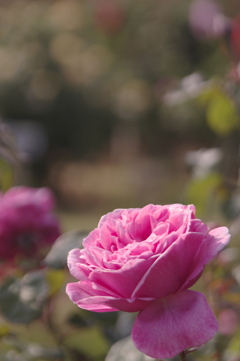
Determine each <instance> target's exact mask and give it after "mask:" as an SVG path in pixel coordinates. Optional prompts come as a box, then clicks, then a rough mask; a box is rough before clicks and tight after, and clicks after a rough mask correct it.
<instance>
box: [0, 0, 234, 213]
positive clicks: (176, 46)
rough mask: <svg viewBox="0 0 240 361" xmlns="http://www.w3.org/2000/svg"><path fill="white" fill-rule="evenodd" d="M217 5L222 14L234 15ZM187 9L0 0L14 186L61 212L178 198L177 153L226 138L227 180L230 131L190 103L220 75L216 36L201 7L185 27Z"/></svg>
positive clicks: (2, 98) (0, 85) (182, 178)
mask: <svg viewBox="0 0 240 361" xmlns="http://www.w3.org/2000/svg"><path fill="white" fill-rule="evenodd" d="M199 3H201V2H199ZM202 3H203V7H204V1H203V2H202ZM205 3H206V2H205ZM219 3H221V5H222V9H221V11H222V13H223V14H224V16H226V17H228V18H229V19H232V18H233V17H234V16H235V15H236V14H237V12H238V11H239V3H238V1H234V0H231V1H229V0H228V1H221V2H218V5H219ZM193 4H194V2H192V1H187V0H184V1H181V3H179V2H178V1H175V0H170V1H167V2H163V1H159V2H157V3H156V1H153V0H150V1H147V2H142V3H140V4H139V2H138V1H134V0H133V1H124V0H97V1H93V0H90V1H80V0H62V1H56V0H55V1H52V0H48V1H43V0H35V1H22V0H17V1H9V0H8V1H3V0H2V1H1V3H0V17H1V21H0V27H1V31H0V33H1V40H0V115H1V117H2V119H3V121H4V122H5V121H6V122H7V123H8V124H9V125H10V126H11V129H12V132H13V133H14V136H15V137H16V138H15V139H16V147H17V148H18V149H19V151H20V152H21V161H22V166H21V172H18V175H17V177H18V178H16V183H18V184H20V183H24V184H26V182H27V183H28V184H30V185H35V186H40V185H47V186H49V187H51V188H52V189H53V190H54V192H55V194H56V195H57V198H58V200H59V206H60V207H61V209H62V210H64V209H66V210H68V211H72V212H76V211H80V212H82V213H84V214H86V213H87V212H90V213H91V214H93V212H97V213H98V214H101V213H102V211H108V210H111V209H113V208H115V207H118V208H119V207H128V206H133V207H138V206H143V205H145V204H147V203H161V204H163V203H169V202H173V201H174V202H184V201H185V202H186V201H188V200H187V199H185V191H186V185H187V182H188V180H189V176H190V173H189V169H188V167H187V166H186V154H187V152H189V151H193V150H199V149H201V148H212V147H214V148H215V147H218V148H223V147H227V148H231V147H232V148H234V144H233V143H235V149H230V150H229V152H230V153H231V152H232V153H234V152H235V155H234V158H235V159H232V160H231V163H232V164H231V165H229V166H230V168H231V169H230V171H229V170H227V172H228V171H229V173H228V174H227V175H229V176H233V177H235V178H236V174H237V173H238V169H237V166H238V165H236V154H237V152H238V150H237V149H238V139H237V140H236V139H233V140H232V138H234V136H235V138H238V135H236V133H237V132H235V135H233V134H232V133H233V132H232V128H234V126H235V128H236V124H234V126H231V125H230V131H229V127H227V129H226V131H225V129H223V131H222V132H221V130H220V132H219V131H218V129H217V128H218V126H219V125H218V124H215V123H214V121H215V120H213V121H212V123H214V124H213V125H212V126H211V120H210V121H209V120H208V118H207V110H206V106H205V104H204V102H203V101H202V102H200V101H199V99H198V98H197V99H196V97H198V95H199V94H198V93H200V91H201V89H203V90H205V88H204V84H205V87H207V86H208V82H209V81H210V82H214V81H216V83H218V82H219V83H221V82H222V81H223V78H224V77H226V74H227V73H228V71H229V67H230V62H231V59H230V56H229V54H228V50H227V49H225V47H227V45H226V44H224V41H223V39H219V37H221V35H223V36H224V37H225V36H227V35H226V34H222V33H221V34H220V36H218V35H219V34H215V33H214V32H213V30H212V28H211V26H212V25H211V21H212V22H214V21H215V22H216V19H215V20H214V16H215V18H216V16H218V17H219V14H217V15H216V14H213V15H212V19H211V13H210V19H208V17H209V9H208V8H206V9H205V8H204V9H203V10H202V9H200V10H198V9H195V10H194V9H193V10H194V11H195V12H197V16H196V15H195V18H194V16H193V21H192V22H193V24H192V23H191V19H190V18H189V14H190V12H191V7H192V8H193ZM205 5H206V4H205ZM195 7H196V6H195ZM215 10H216V11H219V12H220V9H215ZM199 11H200V12H199ZM199 18H200V25H199V24H198V23H197V20H199ZM194 21H195V23H196V24H195V23H194ZM207 21H208V22H207ZM229 21H230V20H229ZM205 23H206V24H205ZM209 24H210V25H209ZM194 26H195V27H196V28H197V31H196V29H195V28H194ZM201 26H202V28H203V29H201ZM198 27H200V29H198ZM238 50H239V49H238ZM186 77H187V78H186ZM183 78H185V79H183ZM217 86H218V84H217V85H216V87H217ZM219 86H222V84H220V85H219ZM177 90H178V92H177ZM181 91H182V94H181ZM174 92H175V93H174ZM169 93H170V95H169ZM172 93H173V94H172ZM178 93H179V94H178ZM174 97H175V98H174ZM215 112H216V111H215ZM219 113H221V109H220V111H219ZM215 118H218V114H217V115H216V117H215ZM228 118H229V117H228ZM216 122H217V121H216ZM226 122H229V119H227V120H226ZM209 125H210V126H209ZM220 126H221V124H220ZM237 126H238V125H237ZM214 127H215V128H214ZM230 133H231V134H230ZM231 155H232V154H231ZM234 162H235V164H234ZM234 167H235V169H234ZM225 168H226V167H225ZM230 173H231V174H230ZM189 201H191V199H190V200H189ZM98 210H99V211H98Z"/></svg>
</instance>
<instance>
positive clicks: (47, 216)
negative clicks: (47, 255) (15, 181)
mask: <svg viewBox="0 0 240 361" xmlns="http://www.w3.org/2000/svg"><path fill="white" fill-rule="evenodd" d="M53 207H54V198H53V195H52V193H51V192H50V190H48V189H47V188H39V189H34V188H27V187H14V188H11V189H10V190H9V191H7V192H6V193H4V194H1V195H0V260H1V261H6V260H13V259H14V257H15V256H18V257H30V256H36V255H37V253H38V252H40V250H42V248H44V247H45V246H49V245H51V244H52V243H53V242H54V241H55V240H56V239H57V238H58V237H59V235H60V228H59V223H58V220H57V218H56V216H55V215H54V214H53V213H52V210H53Z"/></svg>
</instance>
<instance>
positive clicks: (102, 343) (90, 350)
mask: <svg viewBox="0 0 240 361" xmlns="http://www.w3.org/2000/svg"><path fill="white" fill-rule="evenodd" d="M64 344H65V345H66V346H67V347H69V348H70V349H75V350H79V351H81V352H82V353H84V354H85V355H88V356H89V357H90V359H92V358H94V357H99V356H101V355H105V354H106V353H107V351H108V349H109V344H108V342H107V340H106V338H105V337H104V336H103V335H102V332H101V330H100V329H99V328H98V327H91V328H88V329H86V328H84V329H83V331H82V332H81V331H80V329H78V331H77V332H74V333H72V334H71V335H69V336H67V337H66V338H65V340H64ZM93 345H94V347H93Z"/></svg>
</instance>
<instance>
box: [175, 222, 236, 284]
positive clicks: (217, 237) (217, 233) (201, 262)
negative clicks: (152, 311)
mask: <svg viewBox="0 0 240 361" xmlns="http://www.w3.org/2000/svg"><path fill="white" fill-rule="evenodd" d="M230 237H231V235H230V234H229V230H228V228H227V227H219V228H215V229H213V230H211V231H210V232H209V234H208V236H207V239H206V241H205V242H204V244H203V245H202V247H199V250H198V251H197V252H196V255H195V257H194V259H193V263H194V264H195V267H194V268H193V269H192V272H191V273H189V276H188V279H187V280H186V282H185V283H184V284H183V285H182V287H181V289H180V290H179V291H183V290H186V289H187V288H189V287H191V286H192V285H193V284H194V283H195V282H196V281H197V280H198V278H199V275H201V273H202V271H203V267H204V266H205V265H206V264H207V263H208V262H210V261H211V260H212V259H213V258H214V257H215V256H216V255H217V254H218V252H220V251H221V250H222V249H223V248H224V247H225V246H226V245H227V244H228V242H229V239H230Z"/></svg>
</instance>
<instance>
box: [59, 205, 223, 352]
mask: <svg viewBox="0 0 240 361" xmlns="http://www.w3.org/2000/svg"><path fill="white" fill-rule="evenodd" d="M229 238H230V235H229V233H228V229H227V228H226V227H219V228H216V229H213V230H210V231H209V229H208V227H207V225H206V224H204V223H203V222H202V221H201V220H200V219H196V218H195V207H194V206H193V205H188V206H184V205H181V204H173V205H166V206H159V205H152V204H150V205H148V206H146V207H144V208H142V209H117V210H115V211H113V212H112V213H108V214H107V215H105V216H103V217H102V218H101V220H100V222H99V225H98V228H96V229H95V230H93V231H92V232H91V233H90V234H89V235H88V237H86V238H85V239H84V241H83V246H84V249H82V250H80V249H74V250H72V251H71V252H70V253H69V257H68V266H69V269H70V272H71V274H72V275H73V276H74V277H76V278H77V279H79V280H81V281H80V282H76V283H69V284H68V285H67V290H66V291H67V294H68V295H69V297H70V299H71V300H72V301H73V302H74V303H76V304H77V305H78V306H79V307H81V308H83V309H86V310H90V311H96V312H108V311H116V310H121V311H127V312H136V311H140V312H139V314H138V316H137V318H136V321H135V324H134V326H133V331H132V338H133V342H134V343H135V345H136V347H137V348H138V350H140V351H141V352H143V353H145V354H147V355H149V356H150V357H153V358H159V359H162V358H170V357H173V356H174V355H176V354H178V353H180V352H181V351H183V350H185V349H187V348H189V347H198V346H200V345H202V344H203V343H205V342H207V341H208V340H209V339H210V338H212V337H213V336H214V334H215V333H216V331H217V328H218V326H217V321H216V319H215V317H214V315H213V313H212V311H211V309H210V307H209V305H208V303H207V301H206V298H205V296H204V295H203V294H201V293H199V292H195V291H189V290H188V288H189V287H191V286H192V285H193V284H194V283H195V282H196V281H197V280H198V278H199V277H200V276H201V273H202V271H203V268H204V266H205V265H206V263H208V262H209V261H211V259H212V258H213V257H214V256H216V254H217V253H218V252H219V251H220V250H221V249H222V248H223V247H224V246H225V245H226V244H227V243H228V241H229Z"/></svg>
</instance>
